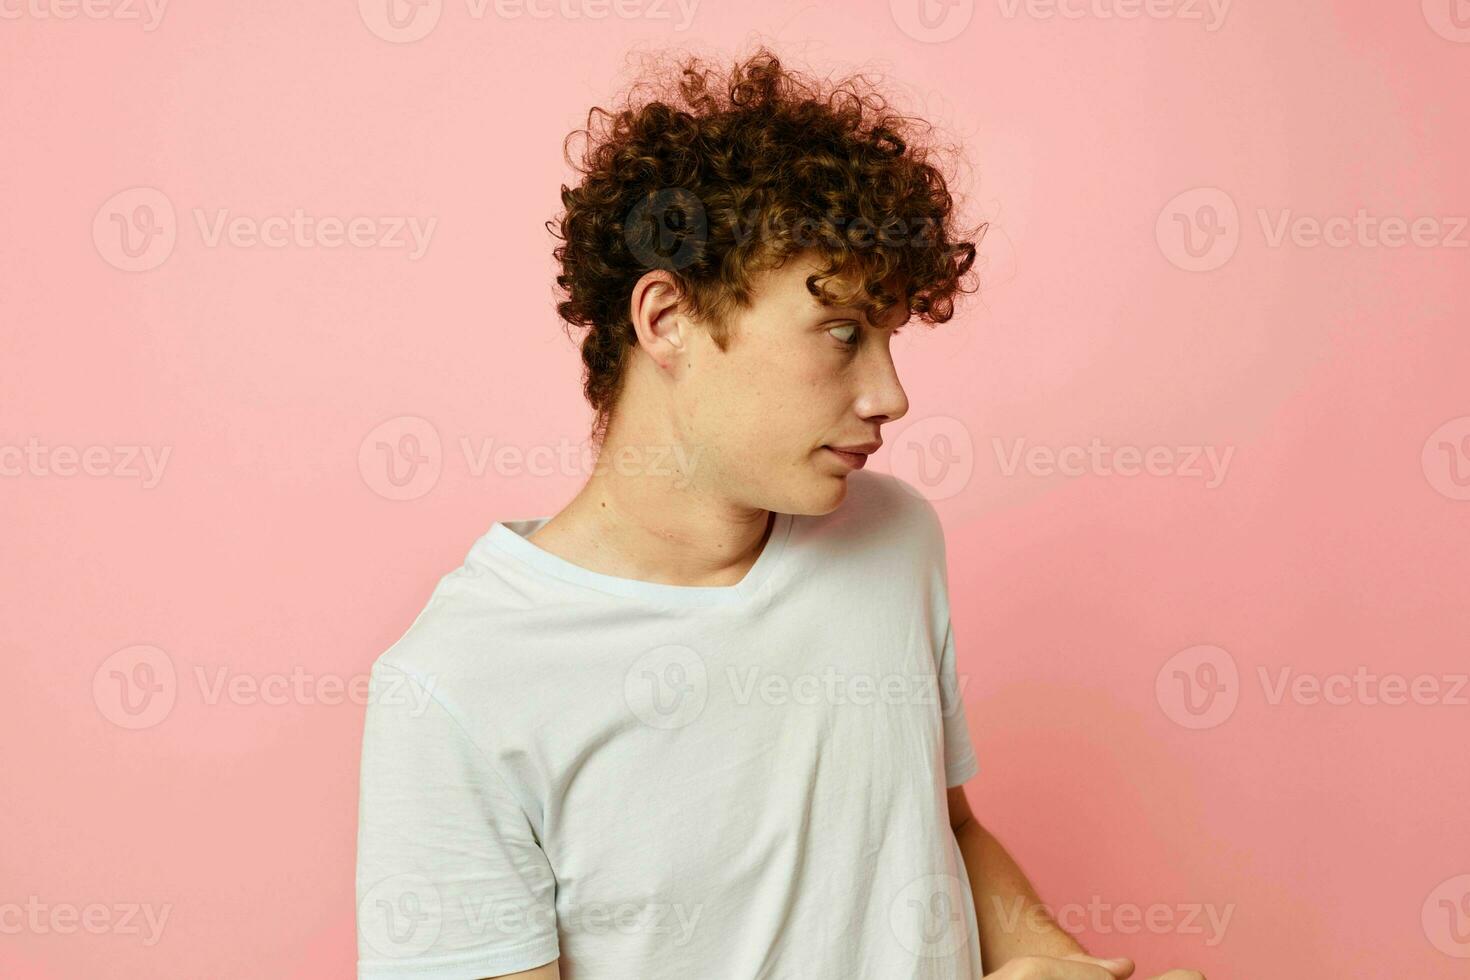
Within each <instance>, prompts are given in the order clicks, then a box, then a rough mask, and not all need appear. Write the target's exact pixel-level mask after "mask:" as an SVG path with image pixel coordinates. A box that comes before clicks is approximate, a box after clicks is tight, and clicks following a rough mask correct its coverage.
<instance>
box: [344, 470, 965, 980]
mask: <svg viewBox="0 0 1470 980" xmlns="http://www.w3.org/2000/svg"><path fill="white" fill-rule="evenodd" d="M847 480H848V493H847V496H846V497H845V498H844V500H843V502H842V504H841V505H840V506H839V507H838V508H837V509H836V510H834V511H833V512H831V513H830V514H825V515H822V516H807V515H791V514H776V515H775V518H774V525H773V526H772V528H771V533H770V536H769V538H768V540H767V542H766V545H765V546H764V548H763V550H762V551H761V554H760V556H759V557H758V559H757V561H756V562H755V564H754V566H753V567H752V568H751V569H750V570H749V572H748V573H747V574H746V576H745V578H744V579H743V580H742V581H741V582H740V583H739V584H738V585H734V586H718V587H702V586H680V585H666V584H660V583H653V582H644V581H639V580H634V579H625V578H618V577H615V576H610V575H603V574H600V573H598V572H594V571H591V570H590V569H586V568H583V567H581V566H579V565H575V564H573V563H571V562H569V561H566V560H565V559H562V558H559V557H557V556H555V555H553V554H552V553H550V552H548V551H545V550H543V549H541V548H540V547H538V546H537V545H535V544H533V543H532V542H530V541H527V540H526V539H525V536H526V535H528V534H530V533H531V532H533V531H534V530H535V529H536V528H538V527H540V526H541V525H542V524H544V523H545V522H546V521H547V520H549V518H546V517H543V518H535V519H529V520H512V521H503V522H497V523H495V524H494V525H493V526H492V527H491V528H490V530H489V531H488V532H487V533H486V534H485V535H484V536H482V537H481V538H480V539H479V540H478V541H476V542H475V544H474V546H473V548H471V550H470V552H469V555H468V556H467V558H466V559H465V562H464V564H463V565H462V566H461V567H460V568H458V569H456V570H455V571H453V572H451V573H450V574H448V575H446V576H445V577H444V578H443V579H442V580H440V582H439V583H438V586H437V587H436V588H435V589H434V592H433V594H432V596H431V597H430V598H429V600H428V604H427V605H426V606H425V608H424V609H423V611H422V612H421V613H420V614H419V615H418V618H417V619H415V620H414V622H413V624H412V626H411V627H410V628H409V630H408V632H407V633H406V634H404V636H403V637H402V638H401V639H399V640H398V642H397V643H395V644H394V645H393V646H392V647H391V648H390V649H389V650H387V651H386V652H385V653H383V655H382V656H381V657H379V658H378V659H377V661H376V662H375V663H374V664H373V668H372V677H371V680H372V683H371V686H370V691H371V696H370V698H369V703H368V708H367V720H366V729H365V733H364V738H363V749H362V774H361V799H360V804H361V806H360V812H359V827H358V838H357V897H358V953H359V959H358V976H359V977H362V978H364V980H390V978H392V980H398V978H403V980H410V978H412V980H475V978H482V977H494V976H500V975H502V974H506V973H515V972H517V971H521V970H528V969H531V968H532V967H535V966H539V965H541V964H544V963H548V962H550V961H551V960H553V959H556V958H558V957H561V975H562V977H563V978H564V980H662V978H669V980H675V978H677V980H858V978H875V980H972V978H975V977H978V976H979V975H980V949H979V939H978V931H977V928H976V921H975V909H974V902H973V898H972V896H971V892H970V886H969V881H968V879H967V877H966V874H965V868H964V863H963V859H962V857H961V855H960V851H959V847H958V845H957V844H956V842H955V838H954V833H953V831H951V829H950V826H949V819H948V809H947V805H946V787H947V786H955V785H958V784H960V783H962V782H964V781H965V780H966V779H969V778H970V777H971V776H972V775H974V774H975V772H976V761H975V756H974V753H973V750H972V748H971V743H970V736H969V732H968V730H967V727H966V722H965V710H964V705H963V703H962V701H961V700H960V697H959V693H960V691H961V690H962V689H963V685H960V684H959V683H958V680H957V675H956V670H955V645H954V637H953V634H952V632H951V628H950V614H949V603H948V595H947V584H948V580H947V575H946V568H945V555H944V538H943V533H942V530H941V527H940V523H939V519H938V516H937V514H936V513H935V511H934V508H933V506H932V505H931V504H930V503H929V502H928V501H927V500H925V499H924V498H923V497H922V496H920V495H919V494H918V493H917V492H916V491H915V490H913V488H912V487H911V486H909V485H908V484H906V483H904V482H902V481H901V480H900V479H899V478H897V477H894V476H892V475H889V474H883V473H876V472H871V471H867V470H856V471H854V472H852V473H851V474H849V476H848V477H847Z"/></svg>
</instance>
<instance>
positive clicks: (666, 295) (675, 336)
mask: <svg viewBox="0 0 1470 980" xmlns="http://www.w3.org/2000/svg"><path fill="white" fill-rule="evenodd" d="M628 316H629V319H630V320H632V323H633V332H634V333H635V334H637V336H638V346H639V347H642V348H643V349H644V350H645V351H647V352H648V355H649V356H650V357H652V358H653V360H654V362H655V363H656V364H658V366H659V367H661V368H667V367H669V366H670V364H671V363H672V362H673V360H674V359H675V358H677V357H678V356H679V355H680V354H682V353H684V351H685V348H686V347H687V345H688V343H689V329H690V320H689V315H688V313H687V312H686V311H685V308H684V301H683V297H682V296H681V295H680V292H679V284H678V282H677V281H676V280H675V279H674V277H673V275H672V274H670V273H669V272H667V271H666V270H664V269H652V270H650V271H648V272H645V273H644V274H643V277H642V278H641V279H639V280H638V282H637V283H635V284H634V286H633V294H632V295H631V296H630V297H628Z"/></svg>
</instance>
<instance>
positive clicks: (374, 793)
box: [357, 661, 560, 980]
mask: <svg viewBox="0 0 1470 980" xmlns="http://www.w3.org/2000/svg"><path fill="white" fill-rule="evenodd" d="M432 687H433V684H432V682H430V683H428V684H427V685H426V684H425V683H424V682H422V681H420V680H419V679H418V678H417V677H415V676H412V675H410V674H408V673H406V672H404V671H402V670H400V669H398V668H396V667H393V666H391V665H389V664H386V663H384V662H382V661H378V662H377V663H375V664H374V665H373V668H372V673H371V675H370V677H369V697H368V705H367V716H366V721H365V724H364V730H363V741H362V769H361V776H360V783H359V800H358V830H357V946H358V961H357V975H358V977H359V978H360V980H478V978H482V977H495V976H501V975H503V974H507V973H516V972H519V971H522V970H529V969H532V968H533V967H537V966H541V965H543V964H545V963H549V962H551V961H552V960H554V959H556V958H557V957H558V956H559V954H560V947H559V945H558V940H557V931H556V905H555V895H556V880H555V878H554V876H553V875H552V871H551V866H550V864H549V862H548V861H547V858H546V854H545V853H544V852H543V851H542V849H541V847H540V845H539V843H538V842H537V840H536V835H535V832H534V830H533V828H532V825H531V822H530V820H529V819H528V818H527V816H526V813H525V810H524V809H523V808H522V806H521V805H520V803H519V801H518V800H517V799H516V797H515V794H514V793H512V792H511V790H510V788H509V787H508V786H507V784H506V783H505V781H504V780H503V779H502V777H501V775H500V774H499V772H498V770H497V769H496V768H495V766H494V765H493V764H492V760H491V759H490V758H489V757H488V756H487V755H486V754H485V752H484V751H483V750H482V749H481V747H480V745H479V744H477V743H476V741H475V740H474V739H473V738H471V736H470V735H469V733H468V732H467V731H466V730H465V728H464V727H463V726H462V725H461V724H460V722H459V721H458V720H457V718H456V717H455V716H454V715H453V714H451V713H450V711H449V710H448V709H447V708H446V707H445V706H444V704H443V703H441V702H440V701H439V700H438V699H437V698H436V697H435V696H434V695H433V694H432V693H431V690H430V688H432Z"/></svg>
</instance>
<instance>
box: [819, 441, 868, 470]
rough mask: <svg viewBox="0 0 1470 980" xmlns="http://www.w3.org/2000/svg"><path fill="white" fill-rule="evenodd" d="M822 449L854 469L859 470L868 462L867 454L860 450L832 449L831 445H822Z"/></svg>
mask: <svg viewBox="0 0 1470 980" xmlns="http://www.w3.org/2000/svg"><path fill="white" fill-rule="evenodd" d="M822 448H823V449H825V450H827V452H829V453H831V454H832V455H833V456H835V457H837V458H838V459H839V460H841V461H842V462H844V463H846V464H847V465H848V466H851V467H852V468H853V469H855V470H860V469H862V468H863V466H864V465H865V464H866V463H867V462H868V454H867V453H862V452H851V451H848V450H845V449H834V448H833V447H831V446H823V447H822Z"/></svg>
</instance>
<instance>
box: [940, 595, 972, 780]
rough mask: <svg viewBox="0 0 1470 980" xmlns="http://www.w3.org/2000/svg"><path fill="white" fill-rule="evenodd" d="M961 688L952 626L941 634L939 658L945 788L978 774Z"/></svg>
mask: <svg viewBox="0 0 1470 980" xmlns="http://www.w3.org/2000/svg"><path fill="white" fill-rule="evenodd" d="M963 694H964V686H963V685H961V684H960V681H959V670H958V668H957V667H956V665H955V650H954V625H953V624H950V625H949V626H948V628H946V629H945V631H944V649H943V652H942V653H941V654H940V658H939V710H940V715H941V716H942V717H943V719H944V785H945V786H958V785H959V784H960V783H963V782H964V781H965V780H967V779H969V778H970V777H971V776H973V775H975V773H977V772H979V771H980V765H979V763H978V762H977V761H976V759H975V749H974V746H973V745H972V744H971V742H970V725H969V720H968V719H967V718H966V716H965V702H964V697H963Z"/></svg>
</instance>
